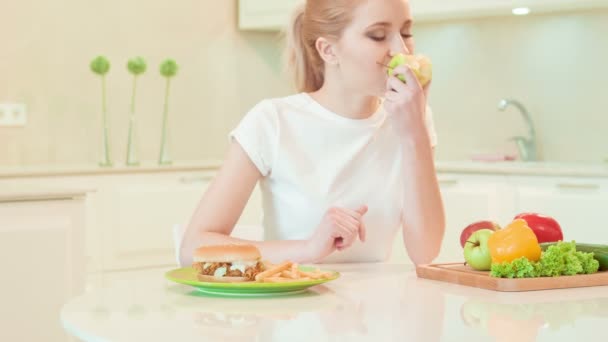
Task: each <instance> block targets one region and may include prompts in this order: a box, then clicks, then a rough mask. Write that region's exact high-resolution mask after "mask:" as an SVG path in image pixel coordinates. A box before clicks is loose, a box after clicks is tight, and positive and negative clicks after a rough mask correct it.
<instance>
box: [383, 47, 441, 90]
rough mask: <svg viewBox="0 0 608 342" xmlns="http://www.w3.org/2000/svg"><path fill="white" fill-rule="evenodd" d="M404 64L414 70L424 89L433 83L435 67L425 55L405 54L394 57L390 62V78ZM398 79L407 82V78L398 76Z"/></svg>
mask: <svg viewBox="0 0 608 342" xmlns="http://www.w3.org/2000/svg"><path fill="white" fill-rule="evenodd" d="M404 64H405V65H407V66H409V67H410V69H412V71H413V72H414V75H416V78H417V79H418V82H420V85H421V86H423V87H424V86H425V85H426V84H427V83H429V82H430V81H431V78H432V77H433V65H432V63H431V60H430V59H429V58H428V57H426V56H423V55H406V54H403V53H398V54H396V55H394V56H393V58H391V60H390V61H389V62H388V67H389V68H388V74H389V76H391V75H393V69H395V68H396V67H398V66H400V65H404ZM397 78H399V79H400V80H401V81H403V82H405V77H403V75H397Z"/></svg>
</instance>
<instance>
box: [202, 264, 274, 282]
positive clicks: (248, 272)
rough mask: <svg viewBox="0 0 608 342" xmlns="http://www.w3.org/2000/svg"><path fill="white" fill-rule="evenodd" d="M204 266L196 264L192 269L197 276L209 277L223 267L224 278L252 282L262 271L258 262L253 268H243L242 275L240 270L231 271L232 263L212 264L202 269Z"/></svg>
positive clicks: (261, 266)
mask: <svg viewBox="0 0 608 342" xmlns="http://www.w3.org/2000/svg"><path fill="white" fill-rule="evenodd" d="M204 265H205V263H203V262H197V263H194V265H193V267H194V269H196V271H197V272H198V273H199V274H202V275H209V276H212V275H214V274H215V271H216V270H217V269H218V268H220V267H225V268H226V274H224V277H245V278H247V280H254V279H255V276H256V274H258V273H260V272H262V271H263V265H262V263H260V262H258V263H256V264H255V266H253V267H252V266H250V267H247V268H245V274H243V272H241V270H231V269H230V266H232V263H229V262H214V263H212V264H211V265H209V266H207V268H204V267H203V266H204Z"/></svg>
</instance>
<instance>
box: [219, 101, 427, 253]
mask: <svg viewBox="0 0 608 342" xmlns="http://www.w3.org/2000/svg"><path fill="white" fill-rule="evenodd" d="M426 113H427V114H426V124H427V129H428V131H429V135H430V138H431V143H432V145H433V146H435V144H436V140H437V138H436V134H435V130H434V125H433V119H432V114H431V111H430V109H429V108H427V111H426ZM389 122H390V120H387V113H386V112H385V111H384V110H383V107H382V106H380V108H379V110H378V111H377V112H376V113H374V114H373V115H372V116H370V117H369V118H367V119H361V120H356V119H349V118H345V117H343V116H340V115H338V114H336V113H333V112H331V111H330V110H328V109H326V108H325V107H323V106H321V104H319V103H318V102H317V101H315V100H314V99H313V98H312V97H311V96H310V95H308V94H307V93H299V94H296V95H291V96H288V97H283V98H274V99H267V100H263V101H261V102H260V103H258V104H257V105H256V106H254V107H253V108H252V109H251V110H250V111H249V112H248V113H247V114H246V115H245V117H244V118H243V119H242V120H241V122H240V123H239V125H238V126H237V127H236V128H235V129H234V130H233V131H232V132H230V137H231V138H232V139H235V140H236V141H237V142H238V143H239V144H240V145H241V146H242V148H243V149H244V150H245V152H246V153H247V155H248V156H249V158H250V159H251V161H252V162H253V163H254V164H255V165H256V167H257V168H258V169H259V170H260V172H261V173H262V175H263V178H262V180H261V181H260V190H261V193H262V201H263V212H264V216H263V221H262V222H263V227H264V239H265V240H299V239H307V238H309V237H310V236H311V235H312V234H313V232H314V231H315V229H316V228H317V226H318V225H319V223H320V222H321V219H322V217H323V215H324V214H325V212H326V211H327V209H328V208H330V207H332V206H338V207H345V208H349V209H357V208H358V207H360V206H361V205H367V206H368V208H369V209H368V212H367V213H366V214H365V216H364V222H365V225H366V228H367V236H366V241H365V242H361V241H359V240H357V241H356V242H355V243H354V244H353V246H351V247H350V248H348V249H346V250H343V251H336V252H334V253H332V254H331V255H330V256H328V257H327V258H325V259H324V260H323V261H322V262H331V263H334V262H378V261H384V260H386V259H387V258H388V257H389V256H390V253H391V247H392V244H393V241H394V238H395V235H396V233H397V232H398V229H400V228H401V214H402V211H403V193H404V185H403V176H404V171H403V166H402V159H403V158H402V152H401V151H402V150H401V144H400V142H399V139H398V137H397V135H396V134H395V132H394V130H393V128H392V127H391V125H390V124H389Z"/></svg>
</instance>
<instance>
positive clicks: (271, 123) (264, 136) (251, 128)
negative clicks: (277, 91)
mask: <svg viewBox="0 0 608 342" xmlns="http://www.w3.org/2000/svg"><path fill="white" fill-rule="evenodd" d="M229 139H230V140H231V141H236V142H238V143H239V145H240V146H241V148H243V150H244V151H245V153H246V154H247V155H248V156H249V159H251V161H252V162H253V164H255V166H256V167H257V168H258V170H259V171H260V173H261V174H262V175H263V176H268V175H269V174H270V172H271V170H272V166H273V164H274V159H275V155H276V150H277V147H278V146H277V143H278V119H277V114H276V110H275V108H274V107H273V104H272V102H271V101H269V100H264V101H262V102H260V103H258V104H257V105H255V106H254V107H253V108H252V109H251V110H250V111H249V112H247V113H246V114H245V116H244V117H243V119H241V121H240V123H239V124H238V125H237V127H236V128H235V129H233V130H232V131H231V132H230V133H229Z"/></svg>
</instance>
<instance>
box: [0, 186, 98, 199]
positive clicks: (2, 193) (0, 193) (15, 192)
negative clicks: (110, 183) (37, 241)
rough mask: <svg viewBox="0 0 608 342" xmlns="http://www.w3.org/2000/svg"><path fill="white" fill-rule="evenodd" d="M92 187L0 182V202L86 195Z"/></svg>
mask: <svg viewBox="0 0 608 342" xmlns="http://www.w3.org/2000/svg"><path fill="white" fill-rule="evenodd" d="M93 191H94V190H92V189H82V188H74V187H71V188H70V187H68V188H66V187H53V186H52V185H50V186H34V185H15V184H0V203H2V202H22V201H45V200H64V199H73V198H80V197H84V196H86V194H87V193H89V192H93Z"/></svg>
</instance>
